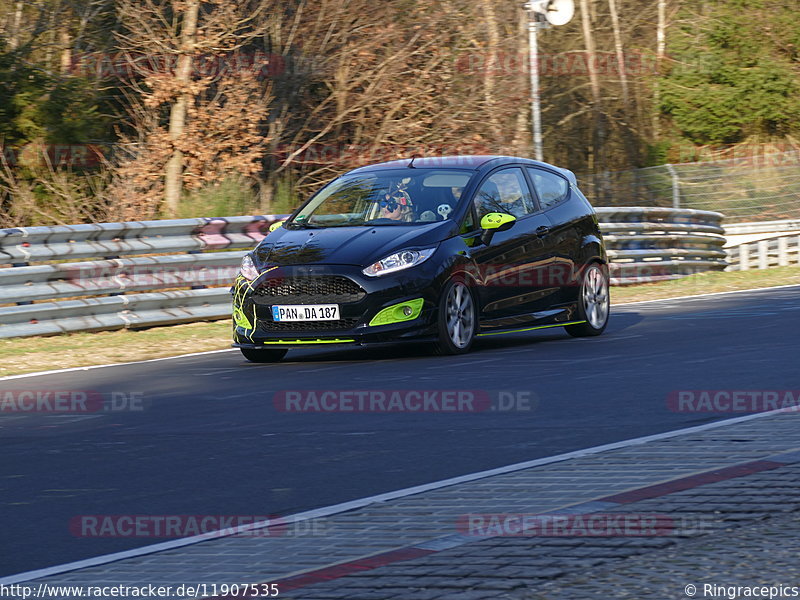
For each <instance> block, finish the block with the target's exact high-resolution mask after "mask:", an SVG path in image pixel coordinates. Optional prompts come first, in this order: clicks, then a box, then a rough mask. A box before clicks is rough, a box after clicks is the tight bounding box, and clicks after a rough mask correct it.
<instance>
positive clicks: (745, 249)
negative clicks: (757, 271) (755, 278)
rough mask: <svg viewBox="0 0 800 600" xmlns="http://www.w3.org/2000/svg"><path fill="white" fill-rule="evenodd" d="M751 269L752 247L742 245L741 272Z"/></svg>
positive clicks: (740, 247) (740, 250)
mask: <svg viewBox="0 0 800 600" xmlns="http://www.w3.org/2000/svg"><path fill="white" fill-rule="evenodd" d="M749 268H750V246H749V245H747V244H742V245H741V246H739V270H740V271H747V270H748V269H749Z"/></svg>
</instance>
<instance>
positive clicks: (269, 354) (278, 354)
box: [239, 348, 288, 363]
mask: <svg viewBox="0 0 800 600" xmlns="http://www.w3.org/2000/svg"><path fill="white" fill-rule="evenodd" d="M239 350H241V351H242V355H243V356H244V357H245V358H246V359H247V360H249V361H250V362H254V363H272V362H278V361H279V360H280V359H282V358H283V357H284V356H286V352H288V351H287V350H285V349H284V350H278V349H277V348H266V349H264V350H261V349H260V348H259V349H256V348H239Z"/></svg>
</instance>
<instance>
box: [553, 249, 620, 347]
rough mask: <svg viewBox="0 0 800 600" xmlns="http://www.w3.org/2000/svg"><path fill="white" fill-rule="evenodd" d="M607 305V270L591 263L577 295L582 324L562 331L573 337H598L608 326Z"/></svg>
mask: <svg viewBox="0 0 800 600" xmlns="http://www.w3.org/2000/svg"><path fill="white" fill-rule="evenodd" d="M609 304H610V296H609V291H608V269H607V268H606V266H605V265H601V264H597V263H592V264H590V265H588V266H587V267H586V268H585V269H584V271H583V277H582V278H581V288H580V291H579V293H578V319H579V320H581V321H584V323H578V324H576V325H567V326H566V327H564V329H566V330H567V333H568V334H570V335H571V336H574V337H585V336H591V335H600V334H601V333H603V331H604V330H605V328H606V325H608V314H609Z"/></svg>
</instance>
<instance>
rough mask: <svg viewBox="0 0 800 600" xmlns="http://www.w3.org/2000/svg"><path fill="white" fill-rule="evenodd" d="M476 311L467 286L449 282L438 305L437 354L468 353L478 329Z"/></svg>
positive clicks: (461, 283)
mask: <svg viewBox="0 0 800 600" xmlns="http://www.w3.org/2000/svg"><path fill="white" fill-rule="evenodd" d="M477 314H478V311H477V309H476V305H475V299H474V298H473V296H472V291H471V290H470V289H469V286H467V285H466V284H464V283H463V282H461V281H449V282H448V283H447V284H446V285H445V286H444V290H443V291H442V300H441V302H440V303H439V315H438V329H439V340H438V341H437V342H436V351H437V353H439V354H463V353H465V352H469V349H470V347H471V346H472V341H473V340H474V339H475V333H476V331H477V327H478V317H477Z"/></svg>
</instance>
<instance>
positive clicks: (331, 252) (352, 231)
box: [255, 221, 454, 267]
mask: <svg viewBox="0 0 800 600" xmlns="http://www.w3.org/2000/svg"><path fill="white" fill-rule="evenodd" d="M453 229H454V223H453V222H452V221H442V222H439V223H431V224H429V225H418V224H417V225H382V226H374V227H325V228H321V229H285V228H283V227H279V228H278V229H276V230H275V231H273V232H271V233H270V234H269V235H268V236H267V237H266V238H264V240H263V241H262V242H261V243H260V244H259V245H258V247H257V248H256V250H255V257H256V260H257V262H258V264H259V265H260V266H263V265H280V266H289V265H317V264H332V265H356V266H362V267H366V266H368V265H371V264H372V263H374V262H376V261H378V260H380V259H382V258H384V257H386V256H388V255H389V254H392V253H393V252H397V251H399V250H404V249H406V248H424V247H430V246H435V245H436V244H438V243H439V242H441V241H443V240H445V239H447V238H448V237H450V236H451V235H453V233H452V232H453Z"/></svg>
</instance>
